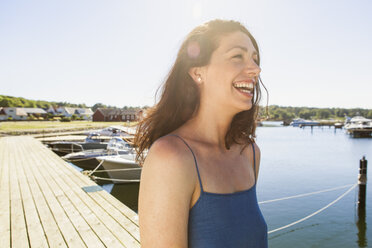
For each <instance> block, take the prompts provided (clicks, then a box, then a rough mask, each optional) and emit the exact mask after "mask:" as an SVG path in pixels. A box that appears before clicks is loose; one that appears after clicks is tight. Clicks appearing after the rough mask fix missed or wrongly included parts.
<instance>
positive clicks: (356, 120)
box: [345, 116, 372, 137]
mask: <svg viewBox="0 0 372 248" xmlns="http://www.w3.org/2000/svg"><path fill="white" fill-rule="evenodd" d="M345 130H346V131H347V132H348V133H349V134H351V135H352V136H353V137H371V134H372V120H370V119H367V118H364V117H363V116H355V117H353V118H351V119H350V120H348V121H347V123H346V124H345Z"/></svg>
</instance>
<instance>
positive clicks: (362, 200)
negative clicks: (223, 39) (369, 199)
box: [358, 156, 367, 209]
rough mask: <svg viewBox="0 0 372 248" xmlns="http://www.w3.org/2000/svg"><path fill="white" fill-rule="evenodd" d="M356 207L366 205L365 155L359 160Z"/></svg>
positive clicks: (361, 207)
mask: <svg viewBox="0 0 372 248" xmlns="http://www.w3.org/2000/svg"><path fill="white" fill-rule="evenodd" d="M358 185H359V193H358V209H365V207H366V187H367V160H366V158H365V156H363V158H362V159H361V160H360V161H359V176H358Z"/></svg>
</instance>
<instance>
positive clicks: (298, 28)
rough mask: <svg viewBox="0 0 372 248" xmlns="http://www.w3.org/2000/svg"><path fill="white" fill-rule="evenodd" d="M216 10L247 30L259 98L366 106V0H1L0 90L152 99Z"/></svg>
mask: <svg viewBox="0 0 372 248" xmlns="http://www.w3.org/2000/svg"><path fill="white" fill-rule="evenodd" d="M216 18H222V19H233V20H238V21H241V22H242V23H243V24H244V25H245V26H246V27H247V28H248V29H249V30H250V31H251V32H252V33H253V35H254V36H255V37H256V39H257V41H258V43H259V47H260V50H261V57H262V63H261V67H262V74H261V77H262V80H263V82H264V83H265V85H266V86H267V88H268V90H269V93H270V102H269V104H277V105H282V106H312V107H348V108H350V107H361V108H372V70H371V69H372V49H371V48H372V1H369V0H348V1H346V0H271V1H269V0H255V1H251V0H241V1H238V0H225V1H222V0H188V1H186V0H184V1H178V0H156V1H150V0H148V1H141V0H137V1H129V0H109V1H103V0H63V1H60V0H58V1H57V0H44V1H40V0H34V1H28V0H27V1H26V0H25V1H19V0H2V1H0V95H10V96H21V97H25V98H29V99H34V100H48V101H67V102H71V103H86V104H87V105H93V104H94V103H97V102H101V103H104V104H109V105H115V106H118V107H122V106H124V105H128V106H143V105H149V106H152V105H153V104H154V103H155V98H154V95H155V91H156V89H157V88H158V86H159V85H160V84H161V83H162V82H163V80H164V78H165V77H166V75H167V73H168V71H169V69H170V67H171V65H172V64H173V62H174V59H175V56H176V53H177V51H178V48H179V46H180V44H181V42H182V41H183V39H184V37H185V36H186V35H187V33H188V32H189V31H191V29H193V28H194V27H195V26H197V25H199V24H201V23H203V22H205V21H208V20H211V19H216ZM263 103H264V102H263Z"/></svg>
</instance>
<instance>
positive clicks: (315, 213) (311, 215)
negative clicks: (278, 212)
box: [267, 183, 358, 234]
mask: <svg viewBox="0 0 372 248" xmlns="http://www.w3.org/2000/svg"><path fill="white" fill-rule="evenodd" d="M357 185H358V184H357V183H356V184H353V186H351V187H350V188H349V189H348V190H347V191H346V192H345V193H343V194H342V195H340V196H339V197H338V198H337V199H336V200H334V201H332V202H331V203H329V204H328V205H327V206H325V207H322V208H321V209H319V210H317V211H315V212H314V213H312V214H309V215H308V216H306V217H304V218H302V219H299V220H297V221H295V222H292V223H290V224H288V225H285V226H282V227H279V228H277V229H274V230H271V231H268V232H267V233H268V234H270V233H274V232H277V231H279V230H283V229H285V228H288V227H291V226H293V225H296V224H298V223H300V222H303V221H305V220H307V219H309V218H311V217H313V216H314V215H317V214H319V213H320V212H322V211H324V210H325V209H327V208H329V207H330V206H332V205H333V204H335V203H336V202H338V201H339V200H341V199H342V198H343V197H344V196H345V195H347V194H348V193H349V192H350V191H351V190H353V189H354V188H355V187H356V186H357Z"/></svg>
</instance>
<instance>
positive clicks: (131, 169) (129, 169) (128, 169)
mask: <svg viewBox="0 0 372 248" xmlns="http://www.w3.org/2000/svg"><path fill="white" fill-rule="evenodd" d="M136 170H142V168H124V169H111V170H96V171H95V172H111V171H136Z"/></svg>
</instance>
